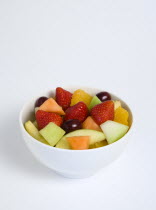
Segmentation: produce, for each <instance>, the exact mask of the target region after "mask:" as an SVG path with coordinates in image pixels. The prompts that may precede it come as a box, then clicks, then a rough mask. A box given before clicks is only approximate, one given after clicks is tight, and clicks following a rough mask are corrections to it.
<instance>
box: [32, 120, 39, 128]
mask: <svg viewBox="0 0 156 210" xmlns="http://www.w3.org/2000/svg"><path fill="white" fill-rule="evenodd" d="M33 124H34V126H35V127H36V128H37V129H38V125H37V121H36V120H35V121H34V122H33Z"/></svg>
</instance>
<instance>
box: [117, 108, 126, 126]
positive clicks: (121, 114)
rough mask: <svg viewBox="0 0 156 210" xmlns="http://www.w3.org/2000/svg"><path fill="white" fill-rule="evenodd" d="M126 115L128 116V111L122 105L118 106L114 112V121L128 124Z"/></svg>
mask: <svg viewBox="0 0 156 210" xmlns="http://www.w3.org/2000/svg"><path fill="white" fill-rule="evenodd" d="M128 117H129V113H128V111H127V110H126V109H124V108H122V107H118V108H117V109H116V110H115V114H114V121H115V122H118V123H121V124H124V125H128Z"/></svg>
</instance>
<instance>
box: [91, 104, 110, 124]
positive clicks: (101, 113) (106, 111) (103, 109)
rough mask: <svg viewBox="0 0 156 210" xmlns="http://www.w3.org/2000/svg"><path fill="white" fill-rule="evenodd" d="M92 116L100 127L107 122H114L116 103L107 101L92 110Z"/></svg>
mask: <svg viewBox="0 0 156 210" xmlns="http://www.w3.org/2000/svg"><path fill="white" fill-rule="evenodd" d="M91 116H92V117H93V119H94V120H95V122H96V123H97V124H98V125H101V124H102V123H104V122H105V121H107V120H114V102H113V101H105V102H103V103H101V104H98V105H96V106H94V107H93V108H92V109H91Z"/></svg>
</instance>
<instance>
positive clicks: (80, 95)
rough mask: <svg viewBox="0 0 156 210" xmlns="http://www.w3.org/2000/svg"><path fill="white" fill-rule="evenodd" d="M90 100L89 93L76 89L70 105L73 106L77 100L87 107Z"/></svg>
mask: <svg viewBox="0 0 156 210" xmlns="http://www.w3.org/2000/svg"><path fill="white" fill-rule="evenodd" d="M91 100H92V96H91V95H89V94H88V93H86V92H85V91H84V90H81V89H78V90H76V91H75V92H74V93H73V95H72V99H71V104H70V105H71V106H73V105H75V104H77V103H78V102H80V101H83V102H84V103H85V104H86V105H87V106H88V107H89V104H90V102H91Z"/></svg>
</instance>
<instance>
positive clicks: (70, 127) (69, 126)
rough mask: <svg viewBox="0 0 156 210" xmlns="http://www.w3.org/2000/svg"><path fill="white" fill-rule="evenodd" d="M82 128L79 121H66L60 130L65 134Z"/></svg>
mask: <svg viewBox="0 0 156 210" xmlns="http://www.w3.org/2000/svg"><path fill="white" fill-rule="evenodd" d="M81 128H82V124H81V122H80V121H79V120H77V119H74V120H67V121H66V122H64V123H63V125H62V129H63V130H65V131H66V133H69V132H72V131H75V130H78V129H81Z"/></svg>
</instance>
